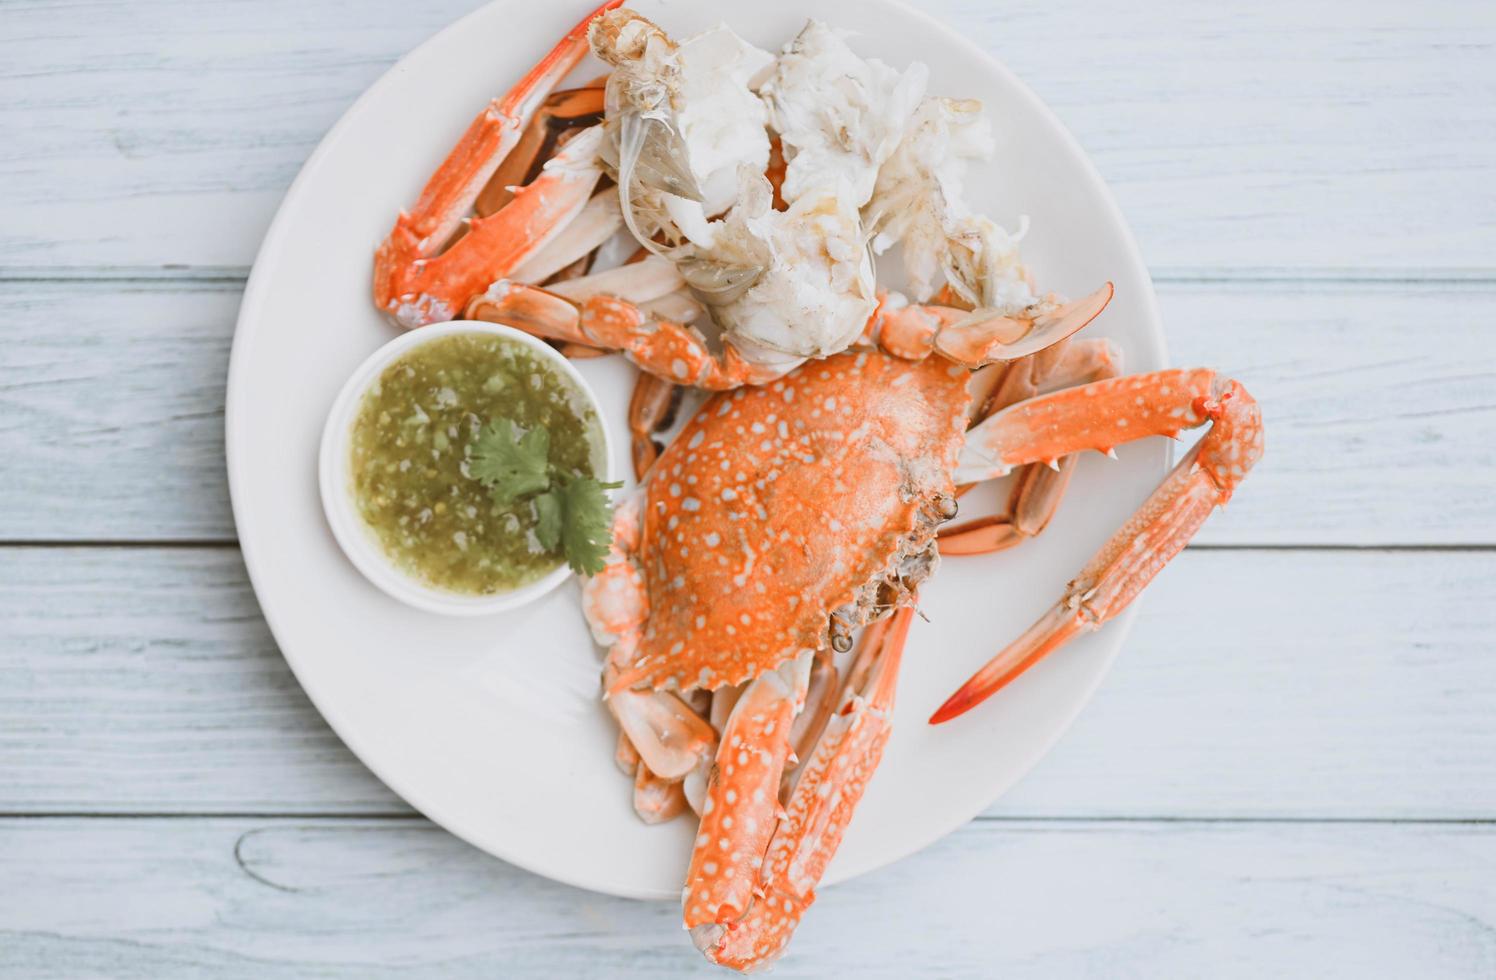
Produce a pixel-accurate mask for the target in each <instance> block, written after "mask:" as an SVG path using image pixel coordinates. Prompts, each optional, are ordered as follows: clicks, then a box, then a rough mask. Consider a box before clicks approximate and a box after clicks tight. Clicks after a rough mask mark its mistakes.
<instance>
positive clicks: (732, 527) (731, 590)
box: [620, 351, 970, 690]
mask: <svg viewBox="0 0 1496 980" xmlns="http://www.w3.org/2000/svg"><path fill="white" fill-rule="evenodd" d="M969 377H970V372H969V371H967V370H966V369H965V368H960V367H956V366H954V365H951V364H950V363H949V362H946V361H943V360H941V359H939V358H931V359H928V360H924V361H904V360H899V359H897V358H894V357H890V356H888V355H886V354H882V353H877V352H871V351H869V352H862V353H855V354H841V355H838V356H836V357H831V358H827V359H826V360H822V361H815V362H811V363H809V364H806V365H805V366H803V367H801V368H799V369H797V370H795V371H793V372H791V373H790V374H788V375H786V376H785V377H784V378H782V379H780V380H778V381H775V382H772V383H771V384H768V385H765V386H762V387H757V388H739V389H737V390H735V391H733V392H730V393H723V394H720V395H717V396H715V397H713V398H712V399H711V400H709V401H708V402H707V403H706V404H705V405H703V406H702V408H701V410H700V411H699V412H697V414H696V416H695V418H693V419H692V420H691V421H690V423H689V424H687V425H686V427H685V428H684V429H683V430H682V431H681V433H680V435H679V436H678V437H677V438H676V439H675V441H674V442H672V443H671V445H670V447H669V448H668V449H666V450H665V452H664V454H663V455H662V456H661V457H660V459H659V460H658V461H657V462H656V464H655V466H654V469H653V471H652V473H651V475H650V480H649V486H648V490H647V494H648V496H647V500H646V506H645V514H644V535H643V547H642V550H641V552H640V555H639V557H640V564H641V565H642V568H643V571H644V577H645V584H646V587H647V589H648V593H649V601H650V618H649V622H648V624H647V625H646V627H645V630H644V635H643V639H642V642H641V643H640V645H639V656H638V658H637V659H636V660H635V661H634V665H633V669H631V670H628V671H626V672H625V673H624V675H623V677H621V678H620V681H621V683H622V684H626V685H628V686H634V687H640V686H650V687H655V688H676V689H680V690H689V689H692V688H706V689H715V688H718V687H721V686H723V685H728V684H739V683H742V682H743V681H745V680H748V679H750V678H752V677H756V676H758V675H759V674H761V673H763V672H765V671H768V670H772V669H774V668H775V667H777V666H779V665H780V664H782V663H784V662H785V661H786V660H788V659H789V658H791V657H793V656H795V655H796V654H799V653H801V652H802V651H806V650H818V649H820V648H821V647H823V646H824V645H825V644H826V643H827V642H828V641H829V639H828V637H829V634H828V624H829V617H830V615H831V613H832V611H833V610H838V609H842V608H843V607H846V606H847V605H848V604H849V603H853V602H855V601H856V600H857V599H858V597H859V596H861V597H863V599H864V601H863V602H862V604H861V605H860V606H857V607H854V608H857V609H861V610H863V614H862V615H861V616H859V617H856V618H858V619H859V620H861V619H870V618H875V616H874V615H872V614H871V613H870V612H868V603H867V602H866V601H865V600H866V597H867V596H868V592H867V590H868V589H869V588H870V587H872V588H876V587H877V585H876V583H879V582H883V581H894V580H896V579H897V578H898V574H897V571H896V570H894V569H893V568H892V566H893V564H894V563H895V562H896V561H897V560H898V559H899V558H900V557H903V556H908V555H909V554H911V552H912V550H919V549H922V548H924V547H925V545H927V544H928V542H929V539H930V537H931V536H932V535H933V533H934V528H935V526H936V525H937V524H938V523H939V522H940V520H941V519H943V517H945V516H949V515H948V513H945V514H943V513H942V510H943V509H944V508H945V507H948V505H949V499H950V495H951V494H952V493H953V489H954V488H953V486H952V483H951V474H952V472H953V469H954V467H955V462H956V456H957V453H958V451H959V450H960V447H961V442H962V438H963V432H964V429H965V424H966V407H967V402H968V400H969V395H968V393H967V380H968V378H969ZM849 625H851V626H857V625H861V622H860V621H857V622H852V623H850V624H849Z"/></svg>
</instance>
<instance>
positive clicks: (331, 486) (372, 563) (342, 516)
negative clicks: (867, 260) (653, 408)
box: [318, 320, 613, 616]
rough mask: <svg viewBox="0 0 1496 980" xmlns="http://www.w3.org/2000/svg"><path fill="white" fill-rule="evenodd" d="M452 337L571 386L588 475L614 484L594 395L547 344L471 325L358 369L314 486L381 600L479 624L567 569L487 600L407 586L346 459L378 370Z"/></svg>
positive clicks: (438, 327) (545, 587)
mask: <svg viewBox="0 0 1496 980" xmlns="http://www.w3.org/2000/svg"><path fill="white" fill-rule="evenodd" d="M453 334H487V335H489V336H493V337H502V338H504V339H505V340H508V341H512V342H513V343H516V344H519V345H521V346H523V347H526V348H528V349H529V350H531V351H532V352H534V353H535V354H536V355H537V356H539V357H540V358H541V359H542V360H545V361H547V362H548V363H550V364H551V365H552V366H553V367H555V368H556V370H558V371H560V372H561V373H562V374H563V375H564V376H565V377H566V378H567V379H568V380H570V382H571V383H572V384H573V385H575V386H576V388H577V390H578V391H580V392H581V393H582V396H583V399H584V400H585V401H586V403H587V405H588V406H590V407H591V409H592V411H593V416H594V419H593V425H592V431H591V432H590V433H589V436H590V438H591V440H592V450H593V452H592V458H593V467H594V469H595V470H596V471H597V472H598V474H599V477H600V478H601V479H603V480H612V479H613V472H612V468H613V463H612V460H613V451H612V446H610V445H609V443H608V430H607V426H605V425H603V422H602V408H601V407H600V406H599V405H598V401H597V395H596V394H595V393H594V392H593V390H592V388H591V386H590V385H588V384H587V381H586V379H585V378H583V377H582V375H581V374H580V373H579V372H578V371H577V369H576V368H575V367H573V366H572V363H571V362H570V361H568V360H567V359H566V358H565V357H563V356H561V354H559V353H557V352H556V350H555V348H553V347H551V346H550V345H549V344H546V343H544V342H543V341H540V340H537V339H536V338H534V337H532V336H530V335H529V334H527V333H525V332H523V331H521V330H515V329H513V328H512V327H504V326H499V325H498V324H495V323H484V322H481V321H478V320H452V321H449V322H447V323H440V324H434V325H432V326H429V327H420V328H418V329H415V330H411V331H408V332H406V333H403V334H401V335H400V336H398V337H396V338H395V339H394V340H391V341H390V342H389V343H387V344H385V345H384V346H383V347H381V348H379V349H378V350H377V351H375V352H374V353H373V354H370V355H369V357H368V358H367V359H366V360H365V361H364V362H363V363H362V364H360V365H359V366H358V368H357V369H356V370H355V371H354V372H353V375H352V377H350V378H349V379H348V381H347V382H346V383H345V384H344V385H343V390H342V391H340V392H338V397H337V399H336V400H335V401H334V402H333V403H332V411H330V412H328V414H327V424H326V425H325V426H324V427H323V429H322V448H321V454H320V458H319V461H318V480H319V482H320V484H321V489H322V509H323V511H324V512H326V514H327V523H328V524H329V525H330V526H331V527H332V533H333V537H335V538H337V541H338V546H339V547H340V548H342V549H343V553H344V554H345V555H347V556H348V560H349V561H351V562H352V563H353V566H354V567H355V568H357V569H358V570H359V571H360V572H361V573H363V576H364V577H365V578H367V579H368V580H369V581H370V582H372V583H373V584H374V585H375V586H377V587H378V588H379V589H380V590H382V591H383V592H384V593H385V594H386V595H389V596H390V597H392V598H395V599H398V600H400V601H401V602H403V603H405V604H406V605H408V606H413V607H414V608H416V609H421V610H424V611H425V612H432V613H440V614H441V615H444V616H482V615H486V614H488V613H496V612H503V611H504V610H507V609H515V608H517V607H519V606H522V605H524V604H525V603H527V602H533V601H534V600H536V599H538V598H540V597H541V596H543V595H545V594H546V593H548V592H550V591H551V590H552V589H554V588H555V587H556V586H558V585H560V584H561V583H562V582H564V581H566V580H567V578H569V577H570V576H571V574H572V572H571V569H570V568H569V567H568V566H567V565H565V564H562V565H561V566H560V567H559V568H556V569H555V570H553V571H551V572H548V573H547V574H546V575H545V576H544V577H543V578H540V579H537V580H536V581H534V582H531V583H529V584H528V585H522V586H520V587H519V588H517V589H513V590H511V591H509V592H498V593H495V594H493V595H483V596H475V595H465V594H463V593H460V592H449V591H447V590H445V589H438V588H436V587H434V586H432V585H428V584H427V583H425V582H422V581H421V580H420V579H417V578H414V577H413V576H412V575H410V573H408V572H406V571H404V570H402V569H401V568H400V567H399V566H397V565H396V564H395V563H394V562H393V561H392V560H391V559H390V557H389V555H388V554H386V553H385V550H384V547H383V545H381V544H380V542H379V540H378V539H377V538H376V537H375V536H374V532H373V530H372V529H371V528H370V527H369V526H368V525H367V524H366V523H365V522H364V519H363V516H362V515H361V514H360V513H359V511H358V505H357V503H356V502H355V500H354V495H353V472H352V471H353V453H352V448H351V445H350V443H351V442H352V439H353V423H354V421H355V420H356V419H357V417H358V413H359V409H360V408H362V406H363V402H364V395H365V394H367V393H368V391H369V388H370V386H371V385H373V383H374V382H375V381H376V380H377V379H378V378H379V376H380V375H381V374H383V373H384V369H385V368H387V367H389V366H390V365H391V364H392V363H394V362H395V361H396V360H398V359H399V358H400V357H401V356H402V355H404V354H405V353H407V352H408V351H411V350H413V349H415V348H416V347H419V346H420V345H422V344H426V343H429V342H431V341H434V340H439V339H441V338H442V337H450V336H452V335H453Z"/></svg>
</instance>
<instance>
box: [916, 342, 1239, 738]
mask: <svg viewBox="0 0 1496 980" xmlns="http://www.w3.org/2000/svg"><path fill="white" fill-rule="evenodd" d="M1119 395H1121V396H1124V397H1122V398H1121V401H1124V402H1126V404H1125V405H1123V404H1120V403H1119V400H1118V398H1117V396H1119ZM1140 397H1141V399H1142V400H1143V401H1144V405H1143V406H1142V407H1138V406H1137V405H1136V404H1135V401H1136V400H1137V399H1138V398H1140ZM1087 406H1094V408H1092V409H1090V410H1088V409H1087ZM1009 411H1012V412H1015V414H1014V415H1013V416H1011V417H1010V418H1011V420H1013V421H1012V425H1013V428H1014V429H1015V431H1014V432H1012V433H1010V434H1009V435H1010V438H1007V439H1004V438H999V439H998V442H999V443H1000V444H1001V445H1002V446H1004V447H1005V448H1004V450H1003V452H1002V453H1000V454H999V455H1001V456H1002V457H1003V458H1010V457H1016V458H1017V459H1018V460H1019V461H1022V462H1027V461H1029V460H1027V459H1023V456H1024V455H1025V454H1027V455H1029V456H1033V455H1035V454H1037V455H1038V456H1040V457H1041V458H1043V457H1046V456H1054V455H1065V454H1066V453H1071V452H1075V451H1077V450H1081V449H1087V448H1096V440H1097V431H1096V430H1097V428H1098V427H1105V428H1110V429H1112V430H1113V431H1112V432H1111V433H1109V436H1112V437H1113V438H1114V432H1115V430H1116V428H1117V427H1118V425H1119V423H1127V424H1128V425H1127V427H1128V428H1129V429H1130V430H1131V431H1132V432H1133V434H1135V435H1148V434H1153V433H1164V432H1167V433H1169V434H1172V432H1173V431H1174V430H1177V429H1178V428H1179V427H1180V426H1181V425H1200V424H1203V423H1204V422H1206V421H1210V422H1213V423H1214V424H1213V426H1212V427H1211V429H1210V431H1209V432H1207V433H1206V434H1205V437H1204V438H1203V439H1201V440H1200V442H1199V443H1198V444H1197V445H1196V446H1195V448H1194V449H1192V450H1191V451H1190V452H1189V453H1188V454H1187V455H1186V456H1185V457H1184V459H1182V460H1180V461H1179V465H1178V466H1176V467H1175V468H1174V470H1173V472H1172V473H1170V474H1169V476H1168V477H1167V478H1166V479H1165V480H1164V482H1163V483H1162V484H1161V485H1160V486H1159V488H1158V489H1157V490H1155V491H1154V492H1153V493H1152V495H1151V496H1149V497H1148V499H1147V500H1146V501H1144V503H1143V506H1142V507H1140V508H1139V509H1138V511H1137V512H1136V513H1135V514H1134V515H1133V516H1132V517H1131V518H1130V519H1129V520H1128V521H1127V523H1126V524H1124V525H1123V526H1122V527H1121V529H1120V530H1118V531H1117V533H1116V534H1115V535H1113V536H1112V538H1111V540H1109V541H1108V542H1107V543H1106V544H1105V545H1104V546H1103V547H1102V549H1101V551H1099V552H1098V553H1097V554H1096V557H1094V558H1092V559H1091V561H1090V563H1089V564H1087V565H1086V567H1085V568H1083V569H1081V571H1080V574H1079V575H1077V576H1076V577H1075V579H1074V580H1072V581H1071V582H1070V584H1069V585H1068V586H1067V587H1066V589H1065V595H1064V596H1063V597H1062V598H1061V599H1060V601H1059V603H1057V604H1056V605H1055V606H1054V607H1053V608H1051V609H1050V610H1049V611H1048V612H1046V613H1045V614H1044V615H1043V616H1042V617H1040V619H1039V621H1038V622H1036V623H1035V624H1034V625H1033V626H1031V627H1030V628H1029V629H1028V631H1027V632H1025V633H1024V634H1023V636H1021V637H1019V638H1018V639H1017V640H1016V641H1015V642H1014V643H1012V644H1011V645H1010V646H1009V647H1008V648H1007V649H1005V650H1003V651H1002V652H1001V653H999V654H998V655H997V656H996V657H995V658H993V659H992V661H990V662H989V663H988V664H987V665H986V666H985V667H983V668H982V669H981V670H979V671H977V673H976V674H975V675H973V676H972V677H971V679H970V680H968V681H967V682H966V683H965V684H963V685H962V686H961V688H960V689H959V690H957V691H956V693H954V694H952V695H951V696H950V698H949V699H947V700H946V702H945V703H944V704H943V705H941V706H940V707H939V709H937V710H936V712H935V713H934V714H933V715H932V716H931V717H930V724H932V725H938V724H940V723H941V722H945V721H949V720H950V719H952V718H955V717H956V716H957V715H960V714H963V713H965V712H967V711H970V710H971V709H972V708H973V707H975V706H976V705H978V704H980V703H981V702H983V701H985V700H986V699H987V698H989V697H991V696H992V695H993V694H995V693H996V692H997V691H999V690H1001V689H1002V688H1003V687H1004V686H1005V685H1007V684H1008V683H1009V682H1010V681H1012V680H1013V679H1014V678H1016V677H1018V676H1019V675H1020V674H1022V673H1023V672H1024V671H1026V670H1028V669H1029V668H1030V667H1032V666H1033V665H1034V664H1036V663H1038V662H1039V661H1040V660H1041V659H1043V658H1044V656H1045V655H1047V654H1048V653H1050V652H1051V651H1053V650H1055V649H1056V648H1058V647H1059V646H1061V645H1062V644H1064V643H1065V642H1066V641H1067V640H1069V639H1071V638H1072V637H1074V636H1075V635H1076V634H1078V633H1082V632H1087V631H1091V630H1095V629H1099V628H1100V627H1101V625H1102V624H1103V623H1105V622H1106V621H1107V620H1109V619H1111V618H1112V617H1113V616H1115V615H1117V613H1119V612H1121V611H1122V610H1123V609H1125V608H1126V607H1127V604H1128V603H1130V602H1132V600H1133V599H1134V598H1136V596H1137V595H1138V593H1139V592H1141V591H1142V590H1143V588H1144V587H1145V586H1147V584H1148V583H1149V582H1151V581H1152V580H1153V577H1154V576H1155V575H1157V574H1158V573H1159V571H1161V570H1162V569H1163V567H1164V565H1166V564H1167V563H1168V562H1169V560H1170V559H1171V558H1173V557H1174V556H1175V555H1176V554H1178V553H1179V552H1180V550H1181V549H1183V548H1184V546H1185V545H1186V544H1187V543H1188V542H1189V540H1190V538H1192V537H1193V536H1194V534H1195V532H1196V531H1198V530H1199V529H1200V525H1202V524H1203V523H1205V519H1206V518H1207V517H1209V516H1210V514H1211V512H1212V511H1213V510H1215V508H1216V507H1218V506H1221V505H1223V504H1225V503H1226V501H1228V500H1230V499H1231V494H1232V492H1233V491H1235V489H1236V487H1237V485H1238V484H1240V483H1241V481H1242V479H1243V478H1245V477H1246V475H1247V472H1248V471H1249V470H1250V469H1251V468H1252V466H1253V464H1255V463H1256V462H1257V460H1258V459H1260V458H1261V456H1262V444H1263V434H1262V413H1261V411H1260V410H1259V409H1258V407H1257V402H1256V401H1255V400H1253V398H1252V396H1251V395H1249V394H1248V393H1247V390H1246V389H1245V388H1243V387H1242V386H1241V385H1240V384H1239V383H1237V382H1236V381H1232V380H1229V379H1224V378H1219V377H1217V376H1216V374H1215V372H1213V371H1207V370H1198V371H1160V372H1157V373H1155V374H1149V375H1141V376H1138V377H1133V378H1118V379H1116V380H1113V381H1104V382H1099V383H1098V384H1095V385H1087V386H1085V387H1082V388H1071V389H1068V390H1065V391H1061V392H1057V393H1056V394H1054V395H1049V396H1045V397H1043V398H1038V399H1034V400H1033V401H1031V402H1025V403H1023V404H1022V405H1018V406H1016V407H1015V409H1010V410H1009ZM1092 411H1094V412H1095V413H1096V414H1095V416H1094V422H1087V421H1086V420H1090V419H1093V416H1092V415H1091V412H1092ZM1007 414H1008V413H1007V412H1004V413H1002V414H1001V415H998V416H994V417H993V419H992V420H991V421H993V422H998V421H999V420H1001V419H1002V416H1003V415H1007ZM1040 419H1050V420H1058V421H1051V422H1050V423H1047V424H1044V425H1040V424H1037V420H1040ZM1103 420H1105V421H1103ZM998 428H999V429H1000V428H1001V426H998ZM992 435H998V433H993V434H992ZM1117 441H1120V440H1117Z"/></svg>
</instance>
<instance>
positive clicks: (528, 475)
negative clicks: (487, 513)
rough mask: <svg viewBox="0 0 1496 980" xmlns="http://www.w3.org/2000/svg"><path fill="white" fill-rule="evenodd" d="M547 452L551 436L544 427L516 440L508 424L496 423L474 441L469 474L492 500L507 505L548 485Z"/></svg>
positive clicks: (480, 433) (548, 452) (549, 449)
mask: <svg viewBox="0 0 1496 980" xmlns="http://www.w3.org/2000/svg"><path fill="white" fill-rule="evenodd" d="M550 452H551V434H550V433H549V432H547V431H546V429H545V426H542V425H537V426H535V427H534V428H533V429H531V430H530V431H529V432H526V433H525V434H524V435H522V436H520V437H519V438H518V439H516V438H515V437H514V426H513V425H512V424H511V423H510V421H509V420H508V419H498V420H497V421H494V422H490V423H489V424H488V425H486V426H484V427H483V431H481V432H479V433H478V438H477V439H475V440H473V444H472V454H471V458H470V459H469V462H468V472H469V473H471V474H472V475H473V477H474V479H477V480H479V481H481V482H482V483H483V484H484V485H485V486H487V487H488V488H489V490H490V491H492V492H493V496H494V499H495V500H497V501H498V502H499V503H501V504H507V503H510V502H512V501H514V500H517V499H519V498H520V497H523V496H525V495H526V494H531V493H535V492H537V491H540V490H544V489H546V488H547V487H549V486H550V485H551V477H550V472H549V460H550Z"/></svg>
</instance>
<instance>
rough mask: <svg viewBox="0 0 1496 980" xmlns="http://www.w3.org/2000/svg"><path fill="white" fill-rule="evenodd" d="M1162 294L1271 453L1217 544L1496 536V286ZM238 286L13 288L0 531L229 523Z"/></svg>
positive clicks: (187, 533)
mask: <svg viewBox="0 0 1496 980" xmlns="http://www.w3.org/2000/svg"><path fill="white" fill-rule="evenodd" d="M1161 297H1162V302H1163V312H1164V317H1165V322H1166V324H1167V329H1168V337H1169V340H1170V343H1171V346H1172V350H1171V356H1172V358H1173V359H1174V361H1175V363H1179V364H1207V365H1213V366H1216V367H1218V368H1220V369H1221V370H1223V371H1225V372H1228V373H1230V374H1232V375H1234V376H1235V377H1238V378H1240V379H1242V380H1243V381H1244V382H1245V383H1246V384H1247V385H1248V386H1249V387H1250V388H1251V390H1252V391H1253V392H1254V393H1255V394H1256V395H1257V397H1258V399H1259V400H1260V401H1261V402H1262V403H1263V406H1264V410H1265V412H1266V416H1267V424H1268V453H1267V457H1266V458H1265V460H1264V461H1263V463H1262V464H1261V465H1260V466H1259V467H1258V469H1257V470H1256V471H1255V472H1254V473H1253V475H1252V477H1251V478H1250V479H1249V480H1248V481H1247V483H1246V485H1245V486H1244V487H1243V489H1242V491H1241V493H1240V494H1238V496H1237V498H1236V499H1235V500H1234V501H1233V502H1232V505H1231V506H1230V508H1228V509H1227V511H1226V512H1225V513H1222V514H1218V515H1216V517H1214V518H1213V519H1212V520H1211V521H1210V523H1209V524H1207V525H1206V527H1205V529H1204V531H1203V532H1202V534H1201V536H1200V538H1199V540H1200V541H1201V542H1202V543H1208V544H1216V545H1221V544H1233V545H1237V544H1251V545H1265V544H1267V545H1285V544H1336V545H1339V544H1354V545H1368V544H1374V545H1388V544H1395V545H1408V544H1414V545H1424V544H1441V545H1446V544H1465V545H1468V544H1491V543H1496V497H1493V495H1492V494H1491V493H1490V488H1491V487H1492V486H1493V485H1496V400H1493V399H1492V397H1491V391H1492V390H1493V388H1496V362H1492V360H1491V359H1490V357H1489V356H1488V353H1487V352H1488V350H1489V341H1488V339H1487V338H1486V335H1485V332H1484V330H1483V325H1484V323H1485V321H1486V318H1487V317H1488V315H1489V311H1490V309H1491V307H1492V304H1493V301H1496V287H1488V286H1483V285H1476V284H1450V283H1444V284H1428V285H1411V284H1388V283H1382V284H1369V283H1361V284H1339V285H1334V284H1325V283H1319V284H1315V285H1313V286H1304V285H1294V284H1281V283H1280V284H1230V283H1171V284H1164V285H1163V286H1162V287H1161ZM237 303H238V292H237V287H235V286H233V285H230V284H217V285H215V284H211V283H209V284H197V285H184V284H181V283H150V282H87V283H75V282H69V283H47V282H28V283H10V284H8V285H4V286H0V324H3V326H0V334H3V335H4V336H5V337H6V338H7V340H6V343H7V354H6V356H5V358H3V359H0V458H3V459H4V460H5V466H4V467H3V469H0V540H15V541H38V540H44V541H45V540H73V541H76V540H84V541H93V540H113V541H131V540H134V541H155V540H183V539H186V540H215V541H231V540H233V535H234V529H233V520H232V516H231V515H230V513H229V507H228V493H227V490H226V488H225V474H224V466H223V383H224V377H225V375H226V372H227V358H228V347H229V342H230V337H231V335H232V332H233V322H234V317H235V311H236V307H237ZM1102 328H1103V324H1100V323H1098V324H1097V330H1098V331H1100V330H1102ZM1060 519H1061V520H1063V519H1064V515H1063V512H1062V513H1061V516H1060Z"/></svg>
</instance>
